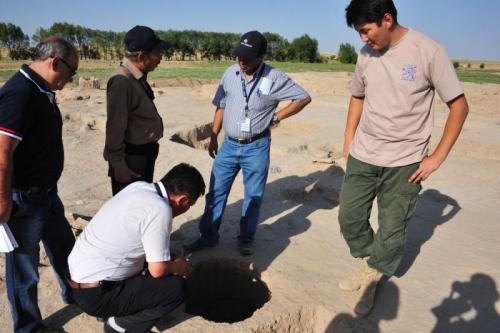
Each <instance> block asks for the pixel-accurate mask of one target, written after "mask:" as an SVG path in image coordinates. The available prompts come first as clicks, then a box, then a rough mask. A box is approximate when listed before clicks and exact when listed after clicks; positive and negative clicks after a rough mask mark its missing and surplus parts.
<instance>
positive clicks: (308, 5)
mask: <svg viewBox="0 0 500 333" xmlns="http://www.w3.org/2000/svg"><path fill="white" fill-rule="evenodd" d="M349 2H350V1H349V0H274V1H272V0H246V1H242V0H211V1H209V0H161V1H160V0H143V1H140V0H139V1H138V0H134V1H129V0H122V1H109V0H79V1H75V0H72V1H62V0H0V22H9V23H14V24H16V25H18V26H20V27H21V28H22V29H23V31H24V33H26V34H28V35H29V36H30V37H31V36H32V35H33V33H34V32H35V31H36V29H37V28H39V27H43V28H49V27H50V26H51V25H52V24H53V23H54V22H68V23H72V24H78V25H82V26H85V27H88V28H92V29H101V30H112V31H127V30H129V29H130V28H132V27H133V26H134V25H136V24H140V25H147V26H150V27H151V28H153V29H160V30H168V29H173V30H184V29H189V30H199V31H215V32H234V33H244V32H246V31H250V30H259V31H261V32H266V31H268V32H274V33H278V34H280V35H282V36H284V37H286V38H287V39H288V40H289V41H292V40H293V39H294V38H297V37H299V36H301V35H303V34H308V35H309V36H311V37H313V38H316V39H317V40H318V43H319V50H320V51H331V52H337V50H338V48H339V45H340V43H346V42H347V43H350V44H352V45H354V46H355V47H356V49H357V50H359V49H360V47H361V46H362V45H363V43H362V42H361V41H360V40H359V36H358V35H357V33H356V32H355V31H354V30H352V29H350V28H348V27H347V26H346V24H345V7H346V6H347V5H348V4H349ZM394 3H395V4H396V7H397V9H398V21H399V23H400V24H401V25H403V26H405V27H409V28H412V29H414V30H418V31H421V32H423V33H425V34H427V35H429V36H431V37H433V38H434V39H435V40H437V41H439V42H440V43H442V44H443V45H445V47H446V49H447V51H448V53H449V55H450V57H451V58H453V59H477V60H500V25H499V24H498V23H497V21H498V16H499V14H500V1H497V0H476V1H471V0H394Z"/></svg>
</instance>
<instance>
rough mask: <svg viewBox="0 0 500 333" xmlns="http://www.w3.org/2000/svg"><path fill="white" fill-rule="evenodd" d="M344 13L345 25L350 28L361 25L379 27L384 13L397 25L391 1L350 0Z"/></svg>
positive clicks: (394, 8)
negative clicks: (373, 24) (367, 24)
mask: <svg viewBox="0 0 500 333" xmlns="http://www.w3.org/2000/svg"><path fill="white" fill-rule="evenodd" d="M345 11H346V13H345V18H346V21H347V25H348V26H349V27H351V28H354V27H355V26H357V25H359V24H363V23H376V24H377V25H380V24H381V23H382V19H383V17H384V15H385V14H386V13H389V14H391V15H392V18H393V19H394V23H396V24H397V23H398V11H397V9H396V6H394V2H392V0H352V1H351V3H350V4H349V6H347V8H346V9H345Z"/></svg>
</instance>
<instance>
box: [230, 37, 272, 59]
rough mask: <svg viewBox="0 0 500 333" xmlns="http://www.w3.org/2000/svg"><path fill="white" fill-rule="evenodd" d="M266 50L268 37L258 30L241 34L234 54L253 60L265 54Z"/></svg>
mask: <svg viewBox="0 0 500 333" xmlns="http://www.w3.org/2000/svg"><path fill="white" fill-rule="evenodd" d="M266 50H267V40H266V37H264V36H263V35H262V34H261V33H260V32H258V31H249V32H247V33H245V34H243V35H242V36H241V38H240V43H239V45H238V46H237V47H236V49H235V50H234V55H235V56H237V57H238V58H240V59H246V60H252V59H255V58H258V57H260V56H262V55H264V54H265V53H266Z"/></svg>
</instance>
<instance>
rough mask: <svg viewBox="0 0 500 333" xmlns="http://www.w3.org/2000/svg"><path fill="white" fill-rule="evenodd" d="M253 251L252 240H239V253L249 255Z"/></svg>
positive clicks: (253, 244)
mask: <svg viewBox="0 0 500 333" xmlns="http://www.w3.org/2000/svg"><path fill="white" fill-rule="evenodd" d="M254 252H255V243H254V242H244V243H243V242H240V253H241V255H243V256H251V255H252V254H254Z"/></svg>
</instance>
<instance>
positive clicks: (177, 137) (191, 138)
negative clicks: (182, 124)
mask: <svg viewBox="0 0 500 333" xmlns="http://www.w3.org/2000/svg"><path fill="white" fill-rule="evenodd" d="M211 134H212V123H208V124H204V125H201V126H196V127H195V128H192V129H188V130H184V131H180V132H177V133H175V134H173V135H172V136H171V137H170V141H172V142H176V143H180V144H183V145H186V146H189V147H191V148H195V149H201V150H207V148H208V144H209V143H210V135H211Z"/></svg>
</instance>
